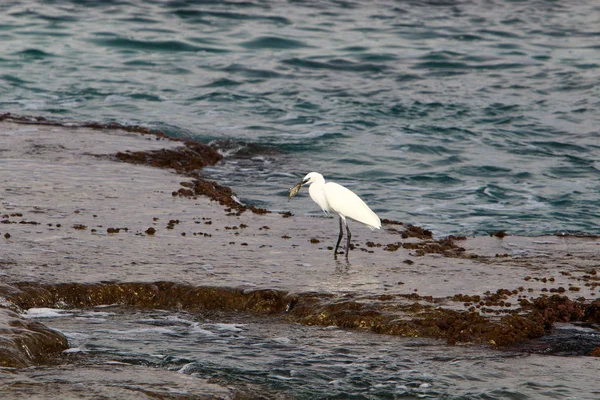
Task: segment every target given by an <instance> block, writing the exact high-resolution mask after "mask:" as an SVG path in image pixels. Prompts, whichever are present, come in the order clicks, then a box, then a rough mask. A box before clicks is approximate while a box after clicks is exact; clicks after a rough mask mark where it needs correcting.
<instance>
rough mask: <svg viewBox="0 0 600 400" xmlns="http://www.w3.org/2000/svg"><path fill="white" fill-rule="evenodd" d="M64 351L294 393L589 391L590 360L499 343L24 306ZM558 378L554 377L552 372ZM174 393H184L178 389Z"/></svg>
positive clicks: (584, 394)
mask: <svg viewBox="0 0 600 400" xmlns="http://www.w3.org/2000/svg"><path fill="white" fill-rule="evenodd" d="M28 316H29V317H31V318H36V319H38V320H40V321H42V322H44V323H46V324H47V325H48V326H51V327H53V328H55V329H59V330H60V331H61V332H63V333H64V334H65V335H66V336H67V338H68V339H69V343H70V345H71V349H69V350H67V353H68V354H67V356H66V358H67V359H69V358H72V359H74V361H73V362H77V361H76V360H77V358H78V357H79V356H81V355H83V356H85V357H86V360H87V361H86V362H87V363H89V364H106V365H111V364H119V363H124V365H127V364H130V365H145V366H149V367H155V368H164V369H168V370H172V371H178V372H180V373H183V374H187V375H192V376H195V377H198V378H211V379H213V381H216V382H219V383H221V384H233V385H240V384H246V383H249V384H253V385H259V387H263V388H264V389H265V390H268V391H270V392H271V393H279V394H282V395H292V396H294V397H293V398H298V399H324V398H339V399H348V398H352V399H400V398H401V399H419V398H426V399H462V400H468V399H567V398H570V399H596V398H598V396H600V391H599V390H598V387H597V385H595V376H596V372H597V368H596V367H597V364H598V363H597V361H596V359H595V358H593V357H573V358H558V357H554V356H539V355H523V354H518V353H511V352H498V351H493V350H489V349H482V348H480V347H474V346H451V347H449V346H447V345H445V343H444V342H441V341H434V340H426V339H412V338H399V337H394V336H386V335H377V334H371V333H364V332H360V331H346V330H342V329H338V328H335V327H325V328H324V327H310V326H302V325H295V324H287V323H282V322H281V320H279V319H276V318H273V319H269V318H264V317H263V318H256V317H251V316H249V315H240V314H237V315H227V314H214V313H213V314H212V315H199V314H190V313H185V312H181V313H173V312H167V311H143V312H142V311H137V312H136V311H134V312H131V310H123V309H120V308H114V307H111V308H97V309H92V310H85V311H82V310H69V311H67V310H52V309H32V310H30V311H29V312H28ZM559 377H560V378H559ZM182 394H183V393H182Z"/></svg>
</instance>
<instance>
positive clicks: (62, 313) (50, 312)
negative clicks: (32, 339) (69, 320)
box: [22, 308, 73, 318]
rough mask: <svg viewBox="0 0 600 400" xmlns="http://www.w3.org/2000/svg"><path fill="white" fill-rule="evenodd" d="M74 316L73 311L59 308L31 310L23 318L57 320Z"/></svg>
mask: <svg viewBox="0 0 600 400" xmlns="http://www.w3.org/2000/svg"><path fill="white" fill-rule="evenodd" d="M72 314H73V312H72V311H71V310H61V309H58V308H30V309H29V310H27V311H25V313H24V314H22V316H23V317H25V318H56V317H66V316H69V315H72Z"/></svg>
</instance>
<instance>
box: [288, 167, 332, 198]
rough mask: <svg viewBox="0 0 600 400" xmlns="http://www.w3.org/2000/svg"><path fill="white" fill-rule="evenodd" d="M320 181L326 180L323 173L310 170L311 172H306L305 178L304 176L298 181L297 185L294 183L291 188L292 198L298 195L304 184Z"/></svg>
mask: <svg viewBox="0 0 600 400" xmlns="http://www.w3.org/2000/svg"><path fill="white" fill-rule="evenodd" d="M319 181H323V182H325V179H324V178H323V175H321V174H320V173H318V172H310V173H308V174H306V176H305V177H304V178H302V180H301V181H300V182H298V183H297V184H296V185H294V186H293V187H291V188H290V198H292V197H294V196H295V195H297V194H298V192H299V191H300V189H301V188H302V186H304V185H310V184H311V183H315V182H319Z"/></svg>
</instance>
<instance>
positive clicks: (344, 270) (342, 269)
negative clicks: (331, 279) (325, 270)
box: [334, 258, 350, 275]
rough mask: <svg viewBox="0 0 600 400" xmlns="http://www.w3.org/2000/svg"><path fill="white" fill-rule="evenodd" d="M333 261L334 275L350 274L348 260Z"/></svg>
mask: <svg viewBox="0 0 600 400" xmlns="http://www.w3.org/2000/svg"><path fill="white" fill-rule="evenodd" d="M334 261H335V271H334V273H335V275H348V273H349V272H350V261H348V259H345V260H343V261H342V260H338V259H337V258H336V259H335V260H334Z"/></svg>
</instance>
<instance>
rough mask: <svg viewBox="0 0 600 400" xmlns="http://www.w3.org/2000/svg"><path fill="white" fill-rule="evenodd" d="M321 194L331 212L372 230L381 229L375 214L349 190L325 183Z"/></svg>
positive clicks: (331, 183)
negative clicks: (360, 223)
mask: <svg viewBox="0 0 600 400" xmlns="http://www.w3.org/2000/svg"><path fill="white" fill-rule="evenodd" d="M323 193H324V194H325V198H326V200H327V204H329V208H330V209H331V211H335V212H336V213H338V214H340V215H342V216H344V217H347V218H351V219H353V220H355V221H358V222H362V223H363V224H365V225H368V226H369V227H372V228H376V229H379V228H380V227H381V221H380V219H379V217H378V216H377V214H375V213H374V212H373V211H372V210H371V209H370V208H369V206H367V205H366V204H365V202H364V201H362V200H361V198H360V197H358V196H357V195H356V194H355V193H354V192H352V191H351V190H350V189H348V188H345V187H344V186H342V185H340V184H337V183H335V182H327V183H326V184H325V186H324V188H323Z"/></svg>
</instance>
